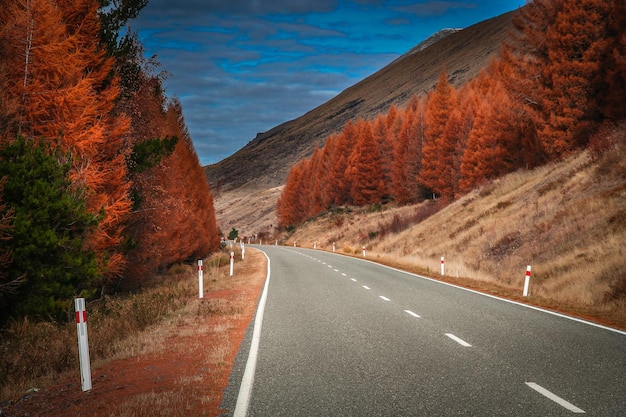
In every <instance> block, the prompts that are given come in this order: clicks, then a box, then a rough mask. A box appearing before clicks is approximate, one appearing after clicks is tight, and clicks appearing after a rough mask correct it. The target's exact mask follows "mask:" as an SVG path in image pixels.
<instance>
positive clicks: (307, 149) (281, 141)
mask: <svg viewBox="0 0 626 417" xmlns="http://www.w3.org/2000/svg"><path fill="white" fill-rule="evenodd" d="M513 14H514V11H513V12H508V13H505V14H503V15H500V16H497V17H494V18H491V19H488V20H485V21H483V22H480V23H477V24H475V25H472V26H469V27H467V28H465V29H463V30H460V31H454V32H453V33H449V34H447V35H446V36H443V37H442V38H441V39H439V40H436V41H435V42H434V43H432V44H430V45H427V46H426V47H424V48H423V49H421V50H416V49H418V48H419V46H420V45H419V44H418V45H417V46H416V47H414V48H412V49H411V50H409V51H407V53H405V54H404V55H402V56H400V57H399V58H397V59H396V60H394V61H392V62H390V63H389V64H388V65H386V66H385V67H383V68H382V69H381V70H379V71H377V72H375V73H373V74H371V75H370V76H368V77H366V78H365V79H363V80H361V81H360V82H358V83H356V84H354V85H353V86H351V87H348V88H347V89H345V90H344V91H342V92H341V93H340V94H338V95H337V96H335V97H333V98H332V99H330V100H328V101H327V102H325V103H324V104H322V105H320V106H318V107H316V108H314V109H312V110H310V111H308V112H306V113H305V114H303V115H302V116H300V117H298V118H296V119H292V120H289V121H286V122H285V123H282V124H280V125H278V126H276V127H274V128H272V129H270V130H268V131H266V132H262V133H258V134H257V135H256V137H255V138H253V139H252V140H251V141H250V142H249V143H248V144H247V145H246V146H244V147H243V148H241V149H240V150H239V151H237V152H236V153H234V154H233V155H231V156H230V157H228V158H225V159H224V160H222V161H220V162H218V163H216V164H213V165H209V166H206V167H204V170H205V173H206V175H207V178H208V180H209V183H210V185H211V189H212V191H213V195H214V199H215V206H216V214H217V218H218V223H219V224H220V226H221V227H222V229H230V228H231V227H239V228H241V229H242V232H244V231H245V232H248V233H255V232H257V231H260V230H267V228H268V227H272V226H273V225H275V224H276V220H275V214H274V213H273V211H274V207H275V201H276V198H277V197H278V195H279V194H280V188H281V186H282V185H283V184H284V182H285V179H286V176H287V174H288V173H289V170H290V169H291V167H292V166H293V164H295V163H296V162H298V161H300V160H301V159H303V158H306V157H309V156H310V155H311V154H312V153H313V151H314V149H315V147H321V146H323V144H324V142H325V140H326V138H327V137H328V136H329V135H331V134H333V133H336V132H338V131H340V130H341V129H342V128H343V126H344V125H345V124H346V123H347V122H348V121H349V120H354V119H356V118H357V117H360V118H364V119H370V118H372V117H374V116H376V115H377V114H380V113H383V112H386V111H387V110H388V109H389V108H390V107H391V106H392V105H395V106H397V107H403V106H404V105H405V104H406V103H407V102H408V101H409V100H410V98H411V97H412V96H414V95H424V94H426V93H427V92H428V91H430V90H431V89H432V88H434V85H435V83H436V81H437V78H438V76H439V74H440V72H441V70H442V69H444V68H445V69H446V71H447V72H448V74H449V77H450V82H451V83H452V84H453V85H455V86H459V85H461V84H463V83H464V82H467V81H469V80H470V79H472V78H473V77H474V76H476V75H477V74H478V72H479V71H480V70H481V69H482V68H484V67H486V66H487V65H488V64H489V62H490V61H491V60H492V59H493V58H494V57H495V56H496V55H497V53H498V52H499V50H500V47H501V44H502V42H503V41H504V40H505V38H506V37H507V35H508V34H509V33H510V32H511V31H512V30H513V24H512V17H513ZM435 35H436V34H435ZM435 35H433V36H435ZM426 41H428V39H426ZM426 41H424V42H426ZM422 43H423V42H422ZM270 195H271V196H272V197H270ZM257 199H258V200H259V201H258V202H255V201H256V200H257ZM253 203H254V205H253ZM239 205H242V206H241V207H240V206H239Z"/></svg>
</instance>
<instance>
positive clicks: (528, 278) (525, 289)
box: [524, 265, 530, 297]
mask: <svg viewBox="0 0 626 417" xmlns="http://www.w3.org/2000/svg"><path fill="white" fill-rule="evenodd" d="M529 286H530V265H527V266H526V278H524V297H528V287H529Z"/></svg>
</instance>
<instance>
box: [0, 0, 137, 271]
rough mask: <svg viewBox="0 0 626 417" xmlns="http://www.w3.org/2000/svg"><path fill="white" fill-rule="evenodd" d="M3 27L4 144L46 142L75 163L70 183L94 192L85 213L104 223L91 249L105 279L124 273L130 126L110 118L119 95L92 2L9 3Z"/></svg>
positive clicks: (2, 18)
mask: <svg viewBox="0 0 626 417" xmlns="http://www.w3.org/2000/svg"><path fill="white" fill-rule="evenodd" d="M2 6H3V7H2V8H1V9H2V10H1V11H0V14H1V16H0V21H2V22H5V23H4V24H3V26H2V31H1V32H0V44H1V45H2V46H0V49H1V50H2V52H1V53H0V55H1V57H2V61H3V63H4V65H3V67H2V79H3V81H5V82H6V83H5V84H4V86H5V88H4V89H3V90H2V93H0V94H2V102H3V103H7V105H6V106H3V110H4V112H3V113H4V114H3V116H2V120H3V125H5V126H6V128H5V129H3V132H2V140H3V141H6V140H11V138H14V137H16V135H24V136H27V137H43V138H44V139H45V140H46V141H48V142H50V143H53V144H58V146H59V147H61V149H62V150H63V151H71V152H72V154H73V156H74V158H73V159H74V166H73V169H72V173H71V176H72V180H73V182H74V183H75V184H77V185H78V186H84V187H86V188H87V189H88V190H89V193H88V194H87V195H86V196H85V197H86V200H87V207H88V209H89V210H90V211H91V212H92V213H94V214H98V215H99V216H100V217H101V220H100V222H99V225H98V227H97V229H96V230H95V231H94V232H93V233H92V234H91V235H90V237H89V238H88V240H87V242H86V247H87V248H90V249H93V250H95V251H96V252H97V253H98V254H99V258H100V259H101V261H102V267H103V272H105V273H106V274H107V275H108V276H119V275H121V274H122V273H123V271H124V266H125V257H124V254H123V251H122V249H121V243H122V241H123V229H124V220H125V218H126V216H127V214H128V212H129V210H130V199H129V197H128V183H127V181H126V165H125V157H126V153H127V150H126V148H125V146H124V137H125V135H126V134H127V129H128V120H127V119H126V118H125V117H124V116H121V115H115V114H114V113H113V108H114V103H115V100H116V98H117V96H118V94H119V89H118V85H117V79H116V78H115V77H112V69H113V61H112V59H110V58H107V57H106V56H105V52H104V50H103V48H102V47H101V45H100V43H99V42H100V39H99V31H100V26H99V21H98V15H97V13H98V8H99V3H98V2H97V1H92V0H79V1H73V2H69V1H53V0H46V1H36V2H35V1H28V0H18V1H16V2H4V3H3V5H2Z"/></svg>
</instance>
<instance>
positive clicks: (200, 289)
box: [198, 259, 204, 298]
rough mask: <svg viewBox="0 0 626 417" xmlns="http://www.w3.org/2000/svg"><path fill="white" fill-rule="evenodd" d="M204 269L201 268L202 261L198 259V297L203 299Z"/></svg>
mask: <svg viewBox="0 0 626 417" xmlns="http://www.w3.org/2000/svg"><path fill="white" fill-rule="evenodd" d="M203 272H204V267H203V266H202V259H198V297H199V298H204V280H203V279H202V278H203V275H204V274H203Z"/></svg>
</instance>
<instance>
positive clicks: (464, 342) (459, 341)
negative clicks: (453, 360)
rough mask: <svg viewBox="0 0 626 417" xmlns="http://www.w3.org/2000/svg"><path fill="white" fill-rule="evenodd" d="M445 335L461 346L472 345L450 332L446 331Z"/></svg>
mask: <svg viewBox="0 0 626 417" xmlns="http://www.w3.org/2000/svg"><path fill="white" fill-rule="evenodd" d="M446 336H448V337H449V338H450V339H452V340H454V341H455V342H457V343H458V344H459V345H461V346H465V347H471V346H472V345H470V344H469V343H467V342H466V341H465V340H463V339H460V338H458V337H456V336H455V335H453V334H452V333H446Z"/></svg>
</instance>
